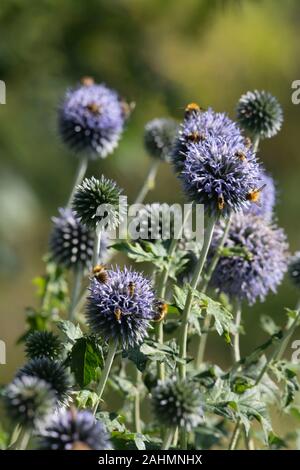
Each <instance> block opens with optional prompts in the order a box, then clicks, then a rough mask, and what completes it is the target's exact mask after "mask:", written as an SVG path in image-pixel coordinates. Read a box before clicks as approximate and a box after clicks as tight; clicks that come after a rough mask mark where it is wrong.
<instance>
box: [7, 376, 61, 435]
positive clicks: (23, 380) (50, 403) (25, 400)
mask: <svg viewBox="0 0 300 470" xmlns="http://www.w3.org/2000/svg"><path fill="white" fill-rule="evenodd" d="M4 403H5V406H6V411H7V414H8V416H9V418H10V419H11V420H12V421H14V422H15V423H16V424H19V425H21V426H24V427H26V428H35V427H36V426H38V425H39V424H40V422H41V421H42V420H43V419H45V417H46V416H47V415H48V413H50V412H51V411H52V410H53V409H54V407H55V395H54V392H53V391H52V390H51V387H50V385H49V384H48V383H46V382H45V381H44V380H40V379H38V378H37V377H29V376H27V375H21V376H20V377H17V378H15V379H14V381H13V382H11V383H10V384H9V385H8V386H7V387H6V389H5V391H4Z"/></svg>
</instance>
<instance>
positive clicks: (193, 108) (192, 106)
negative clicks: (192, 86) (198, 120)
mask: <svg viewBox="0 0 300 470" xmlns="http://www.w3.org/2000/svg"><path fill="white" fill-rule="evenodd" d="M200 111H202V109H201V108H200V106H199V105H198V104H197V103H189V104H188V105H187V106H186V107H185V117H188V116H189V115H190V114H191V113H199V112H200Z"/></svg>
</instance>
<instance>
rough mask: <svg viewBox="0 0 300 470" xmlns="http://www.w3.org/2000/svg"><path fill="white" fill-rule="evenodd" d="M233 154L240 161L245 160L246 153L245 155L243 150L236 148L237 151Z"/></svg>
mask: <svg viewBox="0 0 300 470" xmlns="http://www.w3.org/2000/svg"><path fill="white" fill-rule="evenodd" d="M235 156H236V157H237V158H238V159H239V160H241V161H242V162H245V161H247V157H246V155H245V154H244V152H242V151H241V150H238V151H237V152H235Z"/></svg>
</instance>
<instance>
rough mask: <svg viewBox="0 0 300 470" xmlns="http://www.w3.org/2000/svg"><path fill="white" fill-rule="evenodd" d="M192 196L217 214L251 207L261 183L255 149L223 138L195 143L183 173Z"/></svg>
mask: <svg viewBox="0 0 300 470" xmlns="http://www.w3.org/2000/svg"><path fill="white" fill-rule="evenodd" d="M180 179H181V180H182V182H183V188H184V191H185V193H186V194H187V196H188V198H189V199H190V200H191V201H194V202H196V203H198V204H204V210H205V211H206V212H207V213H208V214H209V215H210V216H213V217H219V216H227V215H228V214H229V213H231V212H237V211H239V210H243V209H246V208H248V207H250V202H249V201H251V200H252V196H253V199H255V198H256V192H255V191H256V190H258V189H259V185H260V167H259V164H258V163H257V160H256V157H255V155H254V153H253V152H252V150H251V149H250V148H248V147H247V146H245V145H240V146H239V147H238V148H237V147H236V144H235V142H231V141H230V139H224V138H221V137H207V139H205V141H203V142H201V143H196V144H191V145H190V147H189V149H188V152H187V154H186V159H185V161H184V168H183V171H182V173H181V175H180Z"/></svg>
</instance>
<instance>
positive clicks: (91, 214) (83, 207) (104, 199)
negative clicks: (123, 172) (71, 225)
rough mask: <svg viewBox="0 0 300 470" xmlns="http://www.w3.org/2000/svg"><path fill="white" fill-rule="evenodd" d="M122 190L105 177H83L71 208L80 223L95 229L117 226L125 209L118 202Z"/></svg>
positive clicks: (107, 228)
mask: <svg viewBox="0 0 300 470" xmlns="http://www.w3.org/2000/svg"><path fill="white" fill-rule="evenodd" d="M121 193H122V190H121V189H120V188H119V187H118V186H117V184H116V183H115V182H114V181H112V180H110V179H108V178H105V177H104V176H103V175H102V176H101V178H100V179H97V178H94V177H93V176H92V177H91V178H85V179H84V180H83V182H82V184H81V185H79V186H78V187H77V190H76V192H75V195H74V199H73V210H74V212H75V214H76V216H77V217H78V218H79V219H80V221H81V223H82V224H84V225H86V226H87V227H89V228H92V229H95V228H96V227H97V226H100V224H101V226H102V230H110V229H113V228H115V227H117V226H118V225H119V223H120V221H121V219H122V214H123V211H124V210H125V206H124V203H121V204H120V200H121V199H122V198H121Z"/></svg>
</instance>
